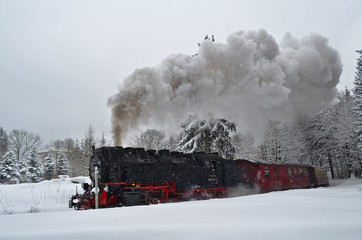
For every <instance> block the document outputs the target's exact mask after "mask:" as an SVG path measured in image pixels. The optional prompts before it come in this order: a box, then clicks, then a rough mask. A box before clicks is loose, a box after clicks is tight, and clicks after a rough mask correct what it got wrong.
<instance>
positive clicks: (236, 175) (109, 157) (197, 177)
mask: <svg viewBox="0 0 362 240" xmlns="http://www.w3.org/2000/svg"><path fill="white" fill-rule="evenodd" d="M92 152H93V153H92V157H91V160H90V167H89V175H90V178H91V181H92V183H91V184H87V183H85V184H83V185H82V187H83V189H84V193H83V194H78V193H77V194H76V195H74V196H73V197H72V198H71V199H70V201H69V207H70V208H72V207H74V208H75V209H77V210H78V209H92V208H96V206H97V207H98V206H99V207H100V208H107V207H117V206H134V205H147V204H156V203H164V202H176V201H187V200H191V199H209V198H221V197H227V196H229V194H230V192H231V190H233V189H238V188H240V187H248V188H257V189H259V190H260V191H262V192H263V191H274V190H283V189H293V188H308V187H317V186H327V185H328V177H327V172H326V170H324V169H321V168H315V167H312V166H310V165H302V164H268V163H264V162H256V161H250V160H229V159H224V158H222V157H221V156H219V155H218V154H217V153H204V152H194V153H188V154H185V153H181V152H170V151H169V150H159V151H155V150H145V149H143V148H122V147H102V148H98V149H93V151H92ZM96 172H97V173H96ZM96 174H97V175H96ZM95 186H98V187H95Z"/></svg>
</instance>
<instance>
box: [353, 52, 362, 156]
mask: <svg viewBox="0 0 362 240" xmlns="http://www.w3.org/2000/svg"><path fill="white" fill-rule="evenodd" d="M356 52H357V53H359V54H360V56H359V58H358V60H357V67H356V68H357V72H356V76H355V80H354V90H353V91H354V96H355V98H354V101H353V111H354V112H355V113H356V121H355V122H354V129H355V134H356V138H357V147H358V148H359V150H362V50H357V51H356Z"/></svg>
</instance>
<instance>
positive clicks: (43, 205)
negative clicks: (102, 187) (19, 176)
mask: <svg viewBox="0 0 362 240" xmlns="http://www.w3.org/2000/svg"><path fill="white" fill-rule="evenodd" d="M85 181H90V180H89V178H88V177H77V178H62V179H54V180H51V181H42V182H39V183H23V184H15V185H0V214H15V213H34V212H44V211H65V210H68V201H69V198H70V197H71V196H72V195H74V194H75V192H76V188H78V190H79V191H83V190H82V189H81V183H82V182H85Z"/></svg>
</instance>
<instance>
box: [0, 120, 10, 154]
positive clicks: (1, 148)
mask: <svg viewBox="0 0 362 240" xmlns="http://www.w3.org/2000/svg"><path fill="white" fill-rule="evenodd" d="M8 145H9V139H8V135H7V134H6V132H5V130H4V129H3V128H2V127H0V159H1V158H2V156H4V154H5V153H6V152H7V151H8Z"/></svg>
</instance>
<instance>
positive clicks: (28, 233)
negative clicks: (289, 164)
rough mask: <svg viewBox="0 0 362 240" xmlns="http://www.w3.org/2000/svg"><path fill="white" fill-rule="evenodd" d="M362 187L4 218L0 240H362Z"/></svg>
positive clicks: (358, 183)
mask: <svg viewBox="0 0 362 240" xmlns="http://www.w3.org/2000/svg"><path fill="white" fill-rule="evenodd" d="M56 183H57V181H55V182H54V183H53V182H48V184H49V185H51V186H52V187H55V188H57V185H56ZM63 183H64V184H65V185H67V184H69V181H68V182H67V181H64V182H63ZM44 185H45V184H44ZM1 187H3V186H1ZM10 187H13V188H16V186H10ZM361 189H362V180H361V179H353V180H347V181H344V182H343V183H342V184H340V185H338V186H335V187H329V188H317V189H303V190H290V191H282V192H272V193H267V194H257V195H250V196H244V197H236V198H228V199H212V200H207V201H192V202H183V203H170V204H159V205H151V206H137V207H125V208H114V209H99V210H89V211H58V212H40V213H36V214H13V215H1V216H0V239H1V240H2V239H4V240H5V239H6V240H15V239H29V240H30V239H37V240H38V239H52V240H57V239H77V240H78V239H98V238H102V239H107V240H108V239H157V240H160V239H161V240H162V239H165V240H166V239H167V240H169V239H187V240H189V239H198V240H199V239H208V240H210V239H238V240H240V239H247V240H248V239H253V240H258V239H260V240H261V239H262V240H265V239H268V240H274V239H278V240H280V239H288V240H302V239H303V240H305V239H317V240H323V239H328V240H333V239H336V240H337V239H338V240H340V239H351V240H357V239H358V240H360V239H361V236H362V221H361V216H362V204H361V203H362V190H361ZM9 191H10V189H9ZM50 202H51V201H49V202H48V203H49V204H50ZM66 205H67V204H66ZM55 210H60V208H55Z"/></svg>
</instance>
